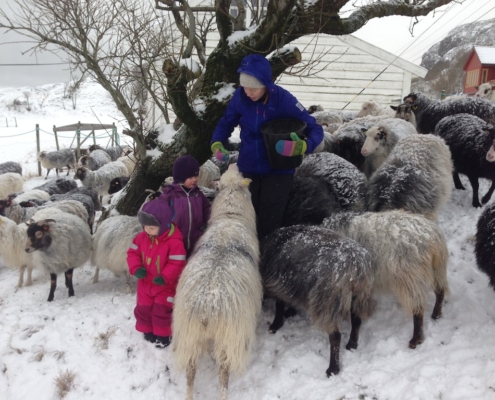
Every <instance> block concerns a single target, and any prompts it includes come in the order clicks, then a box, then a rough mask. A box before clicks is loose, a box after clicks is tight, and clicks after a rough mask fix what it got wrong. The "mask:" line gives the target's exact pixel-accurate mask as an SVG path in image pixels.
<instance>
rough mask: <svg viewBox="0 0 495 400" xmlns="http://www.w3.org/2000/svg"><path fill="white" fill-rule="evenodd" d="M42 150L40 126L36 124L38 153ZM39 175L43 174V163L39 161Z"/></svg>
mask: <svg viewBox="0 0 495 400" xmlns="http://www.w3.org/2000/svg"><path fill="white" fill-rule="evenodd" d="M39 152H40V126H39V124H36V155H38V154H39ZM38 176H41V163H40V162H39V161H38Z"/></svg>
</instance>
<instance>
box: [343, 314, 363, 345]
mask: <svg viewBox="0 0 495 400" xmlns="http://www.w3.org/2000/svg"><path fill="white" fill-rule="evenodd" d="M351 327H352V328H351V335H350V336H349V341H348V342H347V345H346V346H345V348H346V349H347V350H351V349H357V347H358V340H359V329H360V328H361V318H360V317H359V315H357V314H355V313H353V312H351Z"/></svg>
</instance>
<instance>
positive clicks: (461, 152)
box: [435, 114, 495, 207]
mask: <svg viewBox="0 0 495 400" xmlns="http://www.w3.org/2000/svg"><path fill="white" fill-rule="evenodd" d="M435 135H437V136H439V137H441V138H443V139H444V140H445V143H447V145H448V146H449V148H450V152H451V153H452V160H453V162H454V173H453V177H454V184H455V188H456V189H461V190H464V186H463V185H462V183H461V180H460V179H459V174H464V175H466V176H467V177H468V179H469V182H470V183H471V186H472V188H473V201H472V204H473V207H481V204H480V201H479V197H478V189H479V183H478V179H479V178H486V179H490V180H491V181H492V185H491V186H490V189H489V190H488V192H487V193H486V194H485V195H484V196H483V198H482V199H481V202H482V203H483V204H486V203H487V202H488V201H489V200H490V198H491V196H492V194H493V191H494V190H495V164H494V163H491V162H489V161H487V159H486V153H487V152H488V150H489V149H490V147H491V145H492V143H493V140H494V138H495V129H494V128H493V125H491V124H488V123H486V122H485V121H483V120H482V119H481V118H478V117H476V116H475V115H471V114H457V115H452V116H449V117H445V118H443V119H442V120H441V121H440V122H439V123H438V124H437V126H436V127H435Z"/></svg>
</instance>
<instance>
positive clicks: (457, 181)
mask: <svg viewBox="0 0 495 400" xmlns="http://www.w3.org/2000/svg"><path fill="white" fill-rule="evenodd" d="M452 177H453V178H454V186H455V188H456V189H459V190H466V188H465V187H464V185H463V184H462V182H461V178H459V173H458V172H457V171H454V172H453V173H452Z"/></svg>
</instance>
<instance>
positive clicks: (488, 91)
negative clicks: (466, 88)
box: [474, 82, 495, 101]
mask: <svg viewBox="0 0 495 400" xmlns="http://www.w3.org/2000/svg"><path fill="white" fill-rule="evenodd" d="M494 87H495V86H494V85H493V84H491V83H490V82H485V83H482V84H481V85H479V86H475V88H476V89H477V90H478V91H477V92H476V93H475V95H474V97H481V98H486V99H488V100H491V101H495V92H494V91H493V88H494Z"/></svg>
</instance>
